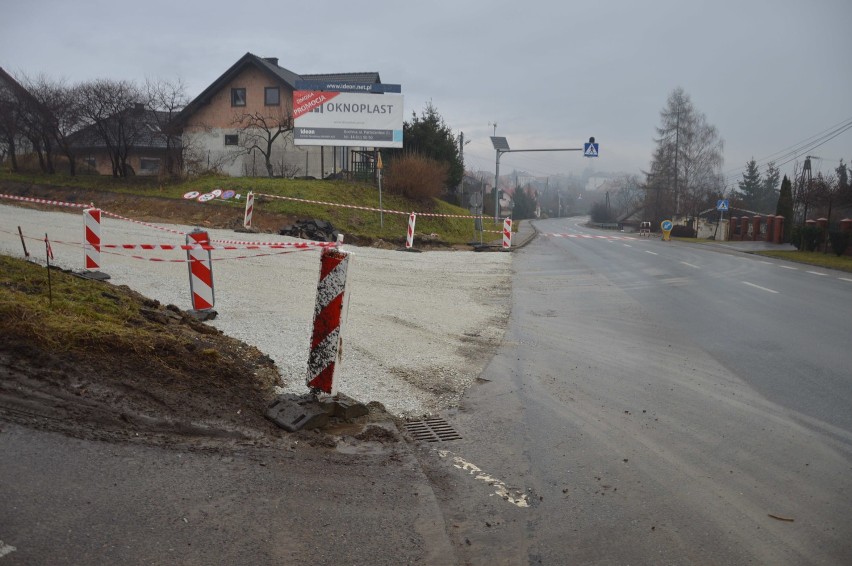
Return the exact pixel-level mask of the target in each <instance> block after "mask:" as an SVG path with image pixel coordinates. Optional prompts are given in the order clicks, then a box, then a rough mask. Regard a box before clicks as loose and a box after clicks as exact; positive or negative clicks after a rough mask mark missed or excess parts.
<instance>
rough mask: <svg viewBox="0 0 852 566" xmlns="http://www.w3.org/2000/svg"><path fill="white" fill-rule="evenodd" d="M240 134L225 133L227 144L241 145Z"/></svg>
mask: <svg viewBox="0 0 852 566" xmlns="http://www.w3.org/2000/svg"><path fill="white" fill-rule="evenodd" d="M239 143H240V136H239V135H237V134H225V145H239Z"/></svg>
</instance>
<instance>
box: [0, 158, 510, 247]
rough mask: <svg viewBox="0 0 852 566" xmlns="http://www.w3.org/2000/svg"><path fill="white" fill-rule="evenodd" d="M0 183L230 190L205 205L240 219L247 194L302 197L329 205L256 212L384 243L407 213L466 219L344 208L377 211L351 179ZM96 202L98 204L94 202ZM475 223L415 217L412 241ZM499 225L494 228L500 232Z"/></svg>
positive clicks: (453, 210)
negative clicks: (225, 197) (322, 223)
mask: <svg viewBox="0 0 852 566" xmlns="http://www.w3.org/2000/svg"><path fill="white" fill-rule="evenodd" d="M0 180H7V181H14V182H21V183H28V184H34V185H39V184H42V185H52V186H61V187H76V188H79V189H87V190H95V191H109V192H114V193H121V194H132V195H138V196H147V197H160V198H171V199H182V198H183V195H184V194H186V193H188V192H190V191H198V192H199V193H208V192H210V191H212V190H214V189H221V190H223V191H225V190H229V189H230V190H233V191H235V192H236V193H239V194H240V195H241V196H242V199H240V200H239V201H237V200H234V199H232V200H229V201H222V200H219V199H217V200H214V201H211V202H209V203H207V206H225V207H230V208H234V214H235V215H237V216H238V217H241V214H242V210H243V207H244V203H245V200H244V199H245V195H246V194H247V193H248V192H249V191H252V192H254V193H255V194H267V195H273V196H278V197H288V198H292V199H305V200H312V201H319V202H325V203H330V204H313V203H305V202H299V201H294V200H285V199H276V198H268V197H255V210H256V211H264V212H273V213H278V214H285V215H290V216H295V217H298V218H304V219H307V218H318V219H321V220H327V221H329V222H331V223H332V224H334V226H335V228H337V229H338V230H339V231H340V232H342V233H343V234H345V235H351V236H356V237H365V238H370V239H378V238H381V239H383V240H391V241H394V240H397V241H399V240H404V239H405V234H406V231H407V227H408V214H409V213H410V212H412V211H414V212H420V213H433V214H449V215H465V216H466V215H468V214H469V212H468V210H467V209H464V208H461V207H457V206H454V205H451V204H449V203H447V202H445V201H442V200H440V199H425V200H411V199H407V198H405V197H402V196H398V195H390V194H387V193H386V192H385V193H384V194H383V195H382V206H383V209H384V210H385V211H397V212H400V213H402V214H394V213H390V212H385V213H384V222H382V219H381V215H380V213H379V212H378V210H362V209H355V208H346V207H345V206H335V205H350V206H359V207H366V208H371V209H379V191H378V188H377V187H375V186H373V185H370V184H366V183H356V182H349V181H323V180H300V179H277V178H276V179H269V178H263V177H251V178H246V177H242V178H238V177H225V176H206V177H200V178H196V179H191V180H187V181H158V180H157V179H148V178H143V177H135V178H131V179H115V178H112V177H106V176H98V175H80V176H76V177H70V176H68V175H37V174H26V175H25V174H14V175H13V174H10V173H2V174H0ZM95 204H97V203H95ZM484 220H485V222H484V224H485V228H486V229H490V223H489V222H488V219H487V218H485V219H484ZM473 224H474V221H473V219H472V218H436V217H429V216H425V215H420V216H418V217H417V223H416V226H415V238H416V237H417V236H418V235H422V234H437V240H439V241H441V242H444V243H446V244H450V245H452V244H462V243H466V242H468V241H470V240H471V238H473V234H474V231H473V228H474V225H473ZM501 227H502V225H501V226H500V227H497V228H496V229H498V230H499V229H500V228H501Z"/></svg>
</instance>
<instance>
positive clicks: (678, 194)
mask: <svg viewBox="0 0 852 566" xmlns="http://www.w3.org/2000/svg"><path fill="white" fill-rule="evenodd" d="M660 119H661V125H660V126H659V127H658V128H657V136H658V137H657V138H655V140H654V141H655V142H656V144H657V147H656V148H655V150H654V155H653V157H652V159H651V168H650V171H648V172H647V173H646V176H647V181H646V188H647V194H646V205H649V206H650V207H651V210H654V211H655V216H657V217H659V215H669V214H675V215H677V214H680V213H681V212H682V211H691V212H693V213H695V212H697V211H698V210H699V209H701V208H702V207H703V206H705V205H706V204H707V203H708V202H710V200H712V198H714V196H715V195H718V194H719V193H720V192H721V190H722V186H723V183H722V179H723V177H722V174H721V168H722V149H723V142H722V140H721V138H720V137H719V133H718V131H717V130H716V128H715V127H714V126H711V125H710V124H709V123H708V122H707V119H706V117H705V116H704V114H702V113H700V112H698V111H697V110H696V109H695V107H694V106H693V104H692V101H691V100H690V98H689V95H687V94H686V93H685V92H684V90H683V89H682V88H677V89H675V90H674V91H672V93H671V94H670V95H669V98H668V100H667V102H666V107H665V108H664V109H663V110H662V111H661V112H660Z"/></svg>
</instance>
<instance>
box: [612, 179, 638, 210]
mask: <svg viewBox="0 0 852 566" xmlns="http://www.w3.org/2000/svg"><path fill="white" fill-rule="evenodd" d="M612 185H613V188H615V195H614V197H613V199H612V200H613V202H612V205H613V208H615V211H616V214H617V215H618V216H619V217H621V216H622V215H625V214H630V213H631V212H633V211H634V210H636V209H637V208H639V207H640V206H641V205H642V200H643V198H644V196H645V193H644V190H643V187H642V185H641V183H640V182H639V178H638V177H637V176H636V175H623V176H621V177H619V178H617V179H614V180H613V181H612Z"/></svg>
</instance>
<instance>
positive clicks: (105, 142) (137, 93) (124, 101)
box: [75, 79, 145, 177]
mask: <svg viewBox="0 0 852 566" xmlns="http://www.w3.org/2000/svg"><path fill="white" fill-rule="evenodd" d="M79 93H80V116H81V117H82V119H83V121H84V123H85V124H86V125H88V126H90V130H89V131H91V132H92V133H93V135H91V136H88V139H79V138H78V139H76V140H75V142H76V143H77V144H78V145H79V144H83V145H85V144H86V143H87V142H89V143H91V142H94V143H97V144H98V145H102V146H103V147H104V149H105V150H106V151H107V153H108V154H109V157H110V161H111V163H112V174H113V176H114V177H127V176H128V175H129V173H130V169H129V166H128V164H127V158H128V155H129V154H130V151H131V150H132V149H133V147H134V146H135V145H136V143H137V141H138V140H139V139H140V137H141V136H142V135H143V133H145V132H144V123H143V120H140V114H141V113H142V112H144V110H145V101H144V95H143V93H142V91H141V90H140V89H139V87H137V86H136V85H135V84H134V83H132V82H129V81H114V80H108V79H97V80H94V81H90V82H86V83H83V84H81V85H80V87H79Z"/></svg>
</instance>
